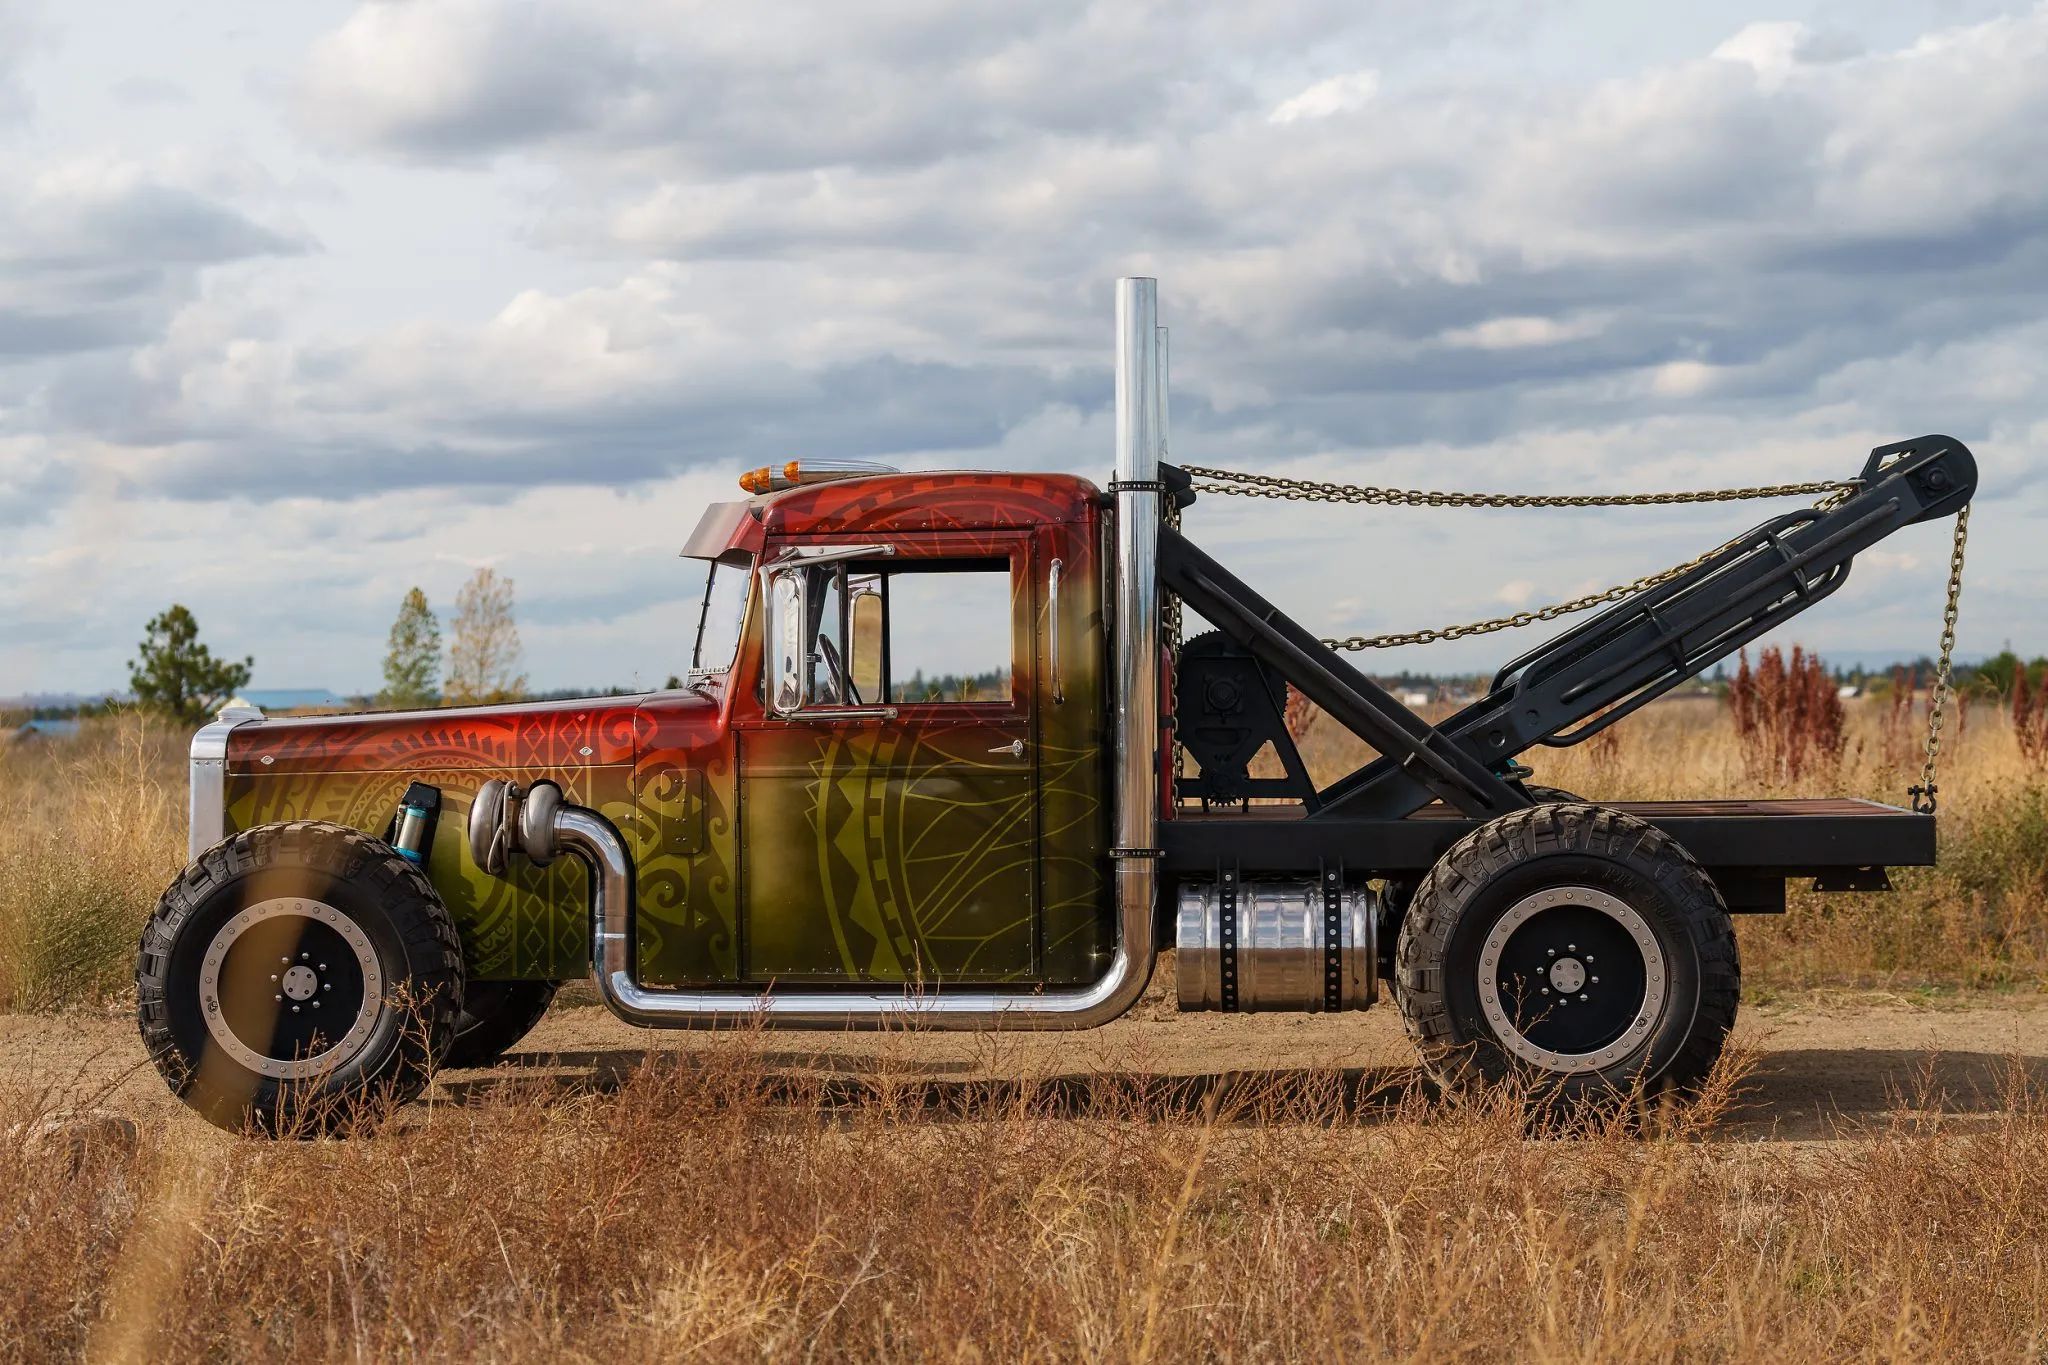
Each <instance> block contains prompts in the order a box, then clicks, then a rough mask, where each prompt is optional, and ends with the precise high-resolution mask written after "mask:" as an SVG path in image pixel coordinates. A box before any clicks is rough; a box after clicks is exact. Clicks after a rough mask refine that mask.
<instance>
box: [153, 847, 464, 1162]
mask: <svg viewBox="0 0 2048 1365" xmlns="http://www.w3.org/2000/svg"><path fill="white" fill-rule="evenodd" d="M273 953H274V954H277V956H278V960H277V961H276V962H272V961H271V954H273ZM280 967H282V968H283V971H282V972H280V971H279V968H280ZM462 987H463V969H462V948H461V943H460V941H459V940H458V938H457V937H456V933H455V925H454V922H453V921H452V920H451V919H450V918H449V915H448V911H447V908H446V907H445V906H443V905H442V904H441V899H440V897H439V896H437V895H436V894H435V892H434V888H433V886H432V884H430V883H429V882H428V881H427V879H426V878H425V877H424V876H423V875H421V873H420V871H419V869H418V868H416V867H414V866H413V865H412V864H411V863H410V862H407V861H406V860H405V859H404V858H402V857H400V856H399V855H398V853H397V852H396V851H395V850H393V849H392V847H391V846H390V845H389V844H387V843H384V842H383V841H382V840H379V839H375V838H372V837H371V836H369V835H367V834H363V833H361V832H360V831H357V830H353V829H347V828H344V827H342V826H339V825H330V824H323V823H319V822H316V821H294V822H292V823H289V824H278V825H264V826H260V827H258V828H256V829H252V830H247V831H244V832H243V833H240V834H237V835H234V836H233V837H231V838H229V839H225V840H223V841H222V842H220V843H218V844H216V845H214V846H213V847H212V848H210V849H208V850H207V851H206V852H205V853H203V854H201V855H200V856H199V859H198V860H197V861H196V862H194V863H193V864H192V865H191V866H190V867H189V868H187V869H186V870H185V872H184V874H183V875H181V876H180V877H179V878H178V880H177V881H175V882H173V883H172V884H171V886H170V889H169V890H167V891H165V892H164V894H163V899H162V900H161V901H159V902H158V904H157V908H156V913H155V914H153V915H152V916H150V919H149V923H148V924H147V925H145V926H144V928H143V931H142V945H141V951H140V953H139V954H138V956H137V959H136V966H135V989H136V996H137V1021H138V1023H139V1025H140V1027H141V1031H142V1041H143V1045H144V1046H145V1047H146V1048H147V1049H148V1050H149V1055H150V1058H151V1060H152V1061H154V1062H155V1063H156V1066H157V1070H158V1071H159V1072H161V1073H162V1075H163V1078H164V1080H165V1082H166V1083H167V1084H168V1085H169V1086H170V1088H171V1090H172V1092H173V1093H174V1094H176V1095H177V1096H178V1097H179V1098H180V1099H182V1100H184V1101H185V1102H186V1103H187V1104H189V1105H191V1106H192V1107H193V1108H194V1109H196V1110H198V1111H199V1112H200V1113H201V1114H203V1115H205V1116H206V1118H207V1119H208V1120H210V1121H211V1122H213V1123H215V1124H217V1125H219V1126H220V1127H222V1128H227V1129H230V1130H233V1131H238V1132H261V1133H267V1134H272V1135H280V1134H287V1133H290V1134H307V1135H310V1134H313V1133H319V1132H325V1131H329V1130H332V1129H334V1128H337V1127H341V1126H345V1125H346V1124H348V1123H349V1122H351V1121H353V1120H354V1119H356V1118H357V1117H360V1116H363V1115H366V1114H370V1113H374V1112H378V1111H380V1110H382V1109H383V1108H385V1107H388V1106H393V1105H396V1104H400V1103H403V1102H404V1101H406V1100H408V1099H411V1098H412V1097H413V1096H414V1095H416V1094H418V1093H419V1090H420V1088H421V1086H423V1085H424V1084H425V1083H426V1080H427V1077H428V1075H429V1074H430V1073H431V1071H432V1069H433V1067H434V1066H435V1065H436V1064H437V1063H438V1061H439V1059H440V1058H441V1057H442V1055H444V1054H445V1053H446V1051H447V1048H448V1044H449V1041H450V1040H451V1039H452V1037H453V1036H454V1029H455V1018H456V1014H457V1013H458V1011H459V1010H460V1008H461V1003H462ZM286 992H290V999H289V1000H287V998H286ZM301 992H303V994H302V993H301ZM265 995H268V996H270V999H269V1000H268V1001H266V1000H265V999H264V998H263V997H264V996H265ZM301 1005H303V1009H302V1008H300V1006H301ZM287 1006H290V1013H286V1012H285V1010H286V1007H287ZM323 1007H327V1008H328V1010H329V1012H327V1013H324V1014H323V1013H318V1011H321V1010H322V1008H323ZM335 1019H346V1020H348V1021H349V1023H350V1027H349V1029H348V1031H347V1032H346V1033H345V1034H344V1035H343V1036H342V1038H341V1039H339V1040H338V1041H337V1040H333V1039H332V1037H331V1034H329V1033H328V1032H326V1031H324V1028H323V1025H325V1024H326V1023H327V1021H330V1020H335Z"/></svg>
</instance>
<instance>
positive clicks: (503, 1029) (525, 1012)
mask: <svg viewBox="0 0 2048 1365" xmlns="http://www.w3.org/2000/svg"><path fill="white" fill-rule="evenodd" d="M560 985H561V983H560V982H558V981H472V982H470V983H469V987H468V989H467V990H465V991H464V992H463V995H462V1013H461V1015H459V1016H458V1017H457V1018H456V1020H455V1041H454V1042H453V1043H452V1044H451V1045H450V1046H449V1048H448V1056H447V1058H446V1059H445V1060H444V1061H443V1062H442V1065H443V1066H489V1065H490V1064H491V1063H492V1062H495V1061H497V1060H498V1058H500V1057H502V1056H504V1055H505V1053H506V1051H507V1050H508V1049H510V1048H511V1047H512V1045H513V1044H515V1043H517V1042H518V1041H519V1040H520V1039H521V1038H524V1037H525V1036H526V1035H527V1034H529V1033H531V1032H533V1028H534V1025H536V1024H538V1023H539V1022H540V1021H541V1016H542V1015H544V1014H546V1013H547V1012H548V1002H549V1001H551V1000H553V999H554V998H555V991H556V990H557V989H558V988H559V987H560Z"/></svg>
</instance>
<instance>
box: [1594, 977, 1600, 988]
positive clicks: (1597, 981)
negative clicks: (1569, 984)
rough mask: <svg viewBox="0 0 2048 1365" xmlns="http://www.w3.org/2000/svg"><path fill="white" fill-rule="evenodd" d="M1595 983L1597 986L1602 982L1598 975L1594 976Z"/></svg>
mask: <svg viewBox="0 0 2048 1365" xmlns="http://www.w3.org/2000/svg"><path fill="white" fill-rule="evenodd" d="M1593 984H1594V985H1596V986H1597V985H1599V984H1600V978H1599V977H1597V976H1596V977H1594V978H1593Z"/></svg>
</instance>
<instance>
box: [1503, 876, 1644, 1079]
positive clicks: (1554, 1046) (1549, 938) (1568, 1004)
mask: <svg viewBox="0 0 2048 1365" xmlns="http://www.w3.org/2000/svg"><path fill="white" fill-rule="evenodd" d="M1669 982H1670V973H1669V971H1668V970H1667V969H1666V967H1665V962H1664V951H1663V949H1662V948H1661V947H1660V946H1659V945H1658V943H1657V936H1656V934H1655V933H1653V932H1652V931H1651V929H1650V924H1649V921H1647V920H1645V919H1644V918H1643V916H1642V915H1641V913H1640V912H1638V911H1637V910H1636V909H1635V908H1634V907H1633V906H1631V905H1629V904H1628V903H1627V902H1626V901H1624V900H1621V899H1620V898H1619V897H1616V896H1613V895H1610V894H1609V893H1607V892H1605V891H1600V890H1597V889H1595V888H1593V887H1590V886H1555V887H1550V888H1548V889H1546V890H1543V891H1538V892H1536V893H1535V894H1533V895H1529V896H1524V897H1523V898H1522V899H1521V900H1519V901H1516V902H1515V903H1514V904H1513V905H1512V906H1510V907H1508V911H1507V913H1506V914H1504V915H1502V916H1501V917H1500V919H1499V920H1497V921H1495V923H1494V926H1493V928H1492V929H1491V930H1490V931H1489V932H1488V933H1487V935H1486V941H1485V943H1484V944H1482V945H1481V946H1480V951H1479V1007H1480V1010H1481V1011H1482V1012H1483V1013H1484V1014H1485V1016H1486V1020H1487V1022H1488V1023H1489V1024H1491V1025H1492V1026H1493V1032H1494V1034H1495V1036H1496V1037H1497V1038H1499V1040H1500V1043H1501V1046H1502V1047H1504V1048H1506V1049H1507V1051H1508V1052H1509V1053H1510V1054H1511V1055H1513V1056H1515V1057H1517V1058H1519V1059H1520V1060H1522V1061H1525V1062H1528V1063H1530V1064H1531V1065H1534V1066H1538V1067H1541V1068H1542V1069H1544V1070H1545V1071H1553V1072H1561V1073H1565V1074H1571V1073H1574V1072H1581V1071H1595V1070H1598V1069H1599V1068H1601V1067H1603V1066H1608V1065H1611V1064H1612V1063H1614V1062H1616V1061H1618V1060H1620V1059H1621V1058H1623V1057H1626V1056H1627V1055H1628V1054H1629V1053H1631V1052H1633V1051H1634V1050H1635V1049H1636V1048H1637V1047H1639V1046H1641V1045H1642V1043H1643V1041H1644V1040H1645V1039H1647V1038H1648V1037H1649V1036H1650V1029H1651V1026H1652V1024H1653V1023H1654V1022H1655V1021H1656V1018H1657V1015H1658V1013H1659V1012H1660V1011H1661V1010H1662V1009H1663V1007H1664V999H1665V995H1666V993H1667V991H1668V989H1669Z"/></svg>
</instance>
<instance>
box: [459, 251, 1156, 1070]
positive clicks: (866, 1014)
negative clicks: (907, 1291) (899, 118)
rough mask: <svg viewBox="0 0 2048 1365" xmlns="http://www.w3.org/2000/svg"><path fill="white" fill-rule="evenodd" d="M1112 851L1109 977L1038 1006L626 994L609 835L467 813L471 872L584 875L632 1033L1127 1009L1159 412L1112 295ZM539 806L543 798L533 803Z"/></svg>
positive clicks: (607, 825)
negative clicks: (541, 865)
mask: <svg viewBox="0 0 2048 1365" xmlns="http://www.w3.org/2000/svg"><path fill="white" fill-rule="evenodd" d="M1116 323H1117V338H1116V477H1115V480H1114V481H1113V482H1112V483H1111V484H1110V492H1111V493H1113V494H1114V495H1115V497H1116V574H1117V581H1116V596H1115V619H1114V621H1113V623H1112V626H1111V633H1112V639H1113V640H1114V651H1115V666H1114V668H1113V669H1112V676H1113V677H1114V678H1115V680H1116V691H1117V699H1116V702H1117V704H1116V758H1115V763H1116V769H1115V774H1114V777H1115V788H1116V800H1115V820H1116V825H1115V847H1114V848H1112V849H1111V850H1110V858H1111V861H1112V863H1113V865H1114V868H1115V874H1116V905H1117V946H1116V952H1115V953H1114V955H1113V956H1112V957H1111V958H1110V961H1109V965H1108V967H1107V969H1105V970H1104V972H1103V974H1102V976H1101V977H1100V978H1099V979H1098V980H1097V981H1096V982H1095V983H1094V984H1093V985H1089V986H1084V987H1081V988H1079V989H1072V990H1057V991H1040V992H1037V993H1027V992H1023V991H1011V992H1003V991H991V990H953V989H938V990H934V991H932V992H931V993H929V994H918V993H916V992H914V991H908V990H897V991H889V992H883V991H860V990H829V991H828V990H815V989H813V990H795V991H778V990H769V991H764V992H762V993H760V994H742V993H739V992H736V991H732V990H722V991H677V990H650V989H648V988H647V987H644V986H642V985H640V984H639V982H638V981H637V980H636V979H635V969H634V961H633V860H632V856H631V855H630V854H629V853H628V852H627V851H626V845H625V841H624V840H623V839H621V838H620V837H619V832H618V830H617V829H615V828H614V827H613V825H612V823H611V821H609V820H607V819H605V818H604V817H603V816H602V815H599V814H598V813H597V812H596V811H593V810H588V809H585V808H584V807H582V806H573V805H569V804H567V803H565V802H563V801H561V799H560V792H559V791H558V790H555V789H553V788H552V787H551V786H550V785H549V784H542V785H541V786H540V787H537V788H536V789H535V791H534V792H533V793H527V794H525V798H524V800H523V801H521V800H519V799H518V798H517V797H515V796H514V795H513V789H511V788H508V787H506V786H505V784H503V783H500V782H489V783H486V784H484V788H483V790H482V791H480V792H478V793H477V799H476V802H475V804H474V805H473V806H472V807H471V812H470V834H471V838H470V846H471V849H472V851H473V853H474V854H475V855H476V856H477V861H478V864H479V866H483V867H485V869H486V870H487V871H488V870H492V868H491V867H490V864H489V861H487V860H495V861H497V863H498V866H499V868H502V867H503V861H502V860H503V858H504V857H506V856H508V855H509V853H510V852H511V851H513V850H515V849H516V850H518V851H521V852H524V853H525V854H526V855H527V856H528V857H530V858H533V859H535V860H536V861H543V862H544V861H546V860H547V859H548V858H551V857H553V856H554V855H555V854H556V853H557V852H564V853H568V854H571V855H573V856H574V857H576V858H577V859H579V860H580V861H581V862H583V863H585V864H586V865H587V866H588V867H589V868H590V870H591V875H592V893H591V902H590V914H591V938H590V955H591V966H592V968H593V970H594V971H595V973H596V976H597V986H598V992H599V994H600V995H602V996H603V997H604V1002H605V1004H607V1005H608V1006H610V1007H611V1010H612V1012H613V1013H614V1014H616V1015H618V1016H619V1017H620V1018H621V1019H623V1020H625V1021H626V1022H627V1023H629V1024H636V1025H639V1026H641V1027H643V1028H661V1027H669V1028H677V1027H687V1026H689V1025H692V1024H717V1023H749V1022H759V1023H765V1024H769V1025H779V1026H785V1027H792V1028H881V1027H886V1026H888V1025H890V1024H892V1023H898V1022H912V1023H918V1024H923V1025H925V1026H927V1027H932V1028H945V1029H991V1028H1029V1029H1079V1028H1094V1027H1096V1026H1097V1025H1100V1024H1106V1023H1108V1022H1109V1021H1110V1020H1112V1019H1114V1018H1116V1017H1117V1016H1118V1015H1120V1014H1122V1013H1124V1012H1125V1011H1126V1010H1128V1009H1129V1008H1130V1007H1131V1006H1132V1005H1134V1004H1136V1003H1137V1001H1138V997H1139V996H1141V995H1143V994H1144V992H1145V985H1146V983H1147V982H1148V981H1149V980H1150V979H1151V976H1152V963H1153V959H1154V957H1155V956H1156V953H1157V942H1156V930H1155V928H1154V925H1155V914H1154V911H1155V902H1156V900H1157V896H1158V889H1159V857H1160V853H1159V849H1158V847H1157V844H1158V835H1159V573H1158V562H1159V507H1160V503H1159V497H1160V492H1161V489H1160V485H1159V461H1160V441H1161V436H1162V432H1161V427H1162V425H1163V423H1164V416H1165V406H1166V400H1165V395H1164V393H1163V391H1162V390H1163V383H1162V379H1163V375H1162V372H1161V346H1160V342H1161V331H1160V328H1159V325H1158V323H1159V318H1158V295H1157V285H1156V284H1155V282H1154V281H1152V280H1146V279H1124V280H1119V281H1117V294H1116ZM549 792H552V795H550V794H547V793H549Z"/></svg>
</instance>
